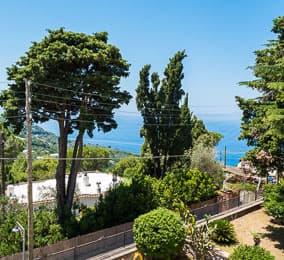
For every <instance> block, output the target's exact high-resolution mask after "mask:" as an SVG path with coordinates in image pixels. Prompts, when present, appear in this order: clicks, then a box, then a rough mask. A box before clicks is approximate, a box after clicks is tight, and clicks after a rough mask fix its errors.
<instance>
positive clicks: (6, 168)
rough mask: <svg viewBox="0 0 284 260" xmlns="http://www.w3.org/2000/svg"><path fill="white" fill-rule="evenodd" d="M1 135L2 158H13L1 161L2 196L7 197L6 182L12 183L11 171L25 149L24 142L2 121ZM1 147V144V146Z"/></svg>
mask: <svg viewBox="0 0 284 260" xmlns="http://www.w3.org/2000/svg"><path fill="white" fill-rule="evenodd" d="M0 135H1V139H2V147H1V155H0V157H2V158H11V159H10V160H4V159H3V160H1V188H0V191H1V192H0V195H3V196H4V195H5V189H6V182H7V181H8V182H11V175H10V169H11V167H12V165H13V162H14V158H16V157H17V156H18V154H19V153H20V152H22V151H23V149H24V141H23V140H22V139H20V138H18V137H17V136H15V135H13V134H12V132H11V131H10V130H9V129H8V128H7V127H5V126H4V123H3V121H0ZM0 145H1V144H0Z"/></svg>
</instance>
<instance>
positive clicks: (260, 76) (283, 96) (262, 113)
mask: <svg viewBox="0 0 284 260" xmlns="http://www.w3.org/2000/svg"><path fill="white" fill-rule="evenodd" d="M273 23H274V26H273V28H272V32H274V33H275V34H276V35H277V38H276V39H275V40H271V41H269V42H268V43H267V44H266V46H265V48H264V49H262V50H258V51H255V55H256V59H255V65H254V66H252V67H250V68H251V69H252V71H253V73H254V75H255V77H256V79H254V80H251V81H245V82H241V83H240V84H241V85H245V86H247V87H249V88H251V89H255V90H257V91H258V92H259V93H260V96H258V97H257V98H251V99H244V98H241V97H236V100H237V103H238V105H239V107H240V108H241V110H242V111H243V117H242V124H241V129H242V131H241V135H240V139H246V140H247V144H248V145H250V146H254V149H253V150H252V151H250V153H249V158H250V159H251V160H252V161H253V162H254V163H255V165H257V166H259V168H262V169H263V168H265V169H267V168H276V169H277V170H278V172H281V171H282V170H283V165H284V127H283V125H284V63H283V57H284V56H283V55H284V54H283V53H284V42H283V41H284V16H281V17H278V18H277V19H275V20H274V21H273ZM262 151H264V152H266V154H267V156H272V160H271V161H270V163H269V164H268V161H267V160H265V161H264V160H261V158H260V153H263V152H262ZM258 158H260V159H258Z"/></svg>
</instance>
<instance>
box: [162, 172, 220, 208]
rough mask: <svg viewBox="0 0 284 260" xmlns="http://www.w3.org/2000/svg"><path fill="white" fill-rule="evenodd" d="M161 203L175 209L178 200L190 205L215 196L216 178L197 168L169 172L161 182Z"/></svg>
mask: <svg viewBox="0 0 284 260" xmlns="http://www.w3.org/2000/svg"><path fill="white" fill-rule="evenodd" d="M159 189H160V193H161V204H162V205H163V206H165V207H167V208H171V209H174V208H175V202H176V201H182V202H183V203H184V204H185V205H188V206H189V205H190V204H192V203H194V202H197V201H202V200H206V199H209V198H211V197H213V196H214V195H215V194H216V186H215V184H214V179H213V178H212V177H211V176H209V175H208V174H207V173H204V172H201V171H199V170H197V169H193V170H184V169H180V170H175V172H172V173H168V174H167V175H166V177H165V178H164V179H163V180H162V181H161V184H160V187H159Z"/></svg>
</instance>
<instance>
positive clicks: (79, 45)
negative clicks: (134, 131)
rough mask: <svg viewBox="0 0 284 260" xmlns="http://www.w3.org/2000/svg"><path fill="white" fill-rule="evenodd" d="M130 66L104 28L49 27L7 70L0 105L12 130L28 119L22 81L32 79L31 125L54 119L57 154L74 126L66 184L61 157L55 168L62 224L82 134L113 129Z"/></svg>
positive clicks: (71, 195) (64, 152) (63, 154)
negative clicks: (6, 84)
mask: <svg viewBox="0 0 284 260" xmlns="http://www.w3.org/2000/svg"><path fill="white" fill-rule="evenodd" d="M129 66H130V65H129V64H128V63H127V61H126V60H124V59H123V58H122V55H121V53H120V50H119V49H118V48H117V47H116V46H114V45H111V44H109V43H108V35H107V33H106V32H101V33H93V34H90V35H87V34H84V33H75V32H70V31H65V30H64V29H63V28H59V29H57V30H48V35H47V36H46V37H44V38H43V39H42V40H41V41H40V42H33V43H32V45H31V47H30V48H29V50H28V51H27V52H26V53H25V55H23V56H22V57H21V58H20V59H19V61H17V62H16V64H14V65H12V66H11V67H9V68H8V69H7V74H8V80H10V81H11V82H12V83H11V84H10V85H9V89H5V90H3V91H2V93H1V95H0V105H1V106H2V107H3V110H4V113H3V117H4V118H5V123H6V124H7V125H9V126H10V127H11V128H12V129H13V131H14V132H15V133H19V132H20V131H21V130H22V129H23V125H24V122H25V120H26V119H25V113H24V112H23V111H25V93H24V89H25V79H29V80H31V87H32V90H33V98H32V107H33V117H32V120H33V123H39V122H46V121H48V120H49V119H53V120H55V121H57V123H58V128H59V139H58V153H59V157H61V158H66V157H67V146H68V135H69V134H71V133H73V132H74V131H75V130H77V131H76V132H75V133H76V138H75V144H74V151H75V152H74V153H73V156H72V158H73V159H74V160H73V161H72V164H71V170H70V174H69V180H68V183H67V188H65V176H66V174H67V173H66V163H65V161H63V160H59V162H58V165H59V166H58V167H57V173H56V182H57V185H56V187H57V191H56V192H57V209H58V213H59V219H60V222H61V223H63V222H64V220H65V217H66V216H65V215H64V214H65V211H66V213H67V212H69V213H70V212H71V208H72V204H73V198H74V191H75V184H76V181H75V180H76V174H77V172H78V170H79V168H80V160H76V159H77V158H81V157H82V147H83V136H84V134H85V133H86V134H88V135H89V136H90V137H92V136H93V132H94V130H95V129H97V130H99V131H103V132H108V131H111V130H112V129H114V128H116V127H117V122H116V121H115V119H114V112H113V110H114V109H118V108H120V107H121V106H122V105H123V104H127V103H128V102H129V100H130V98H131V95H130V94H129V93H128V92H127V91H121V89H120V87H119V84H120V79H121V78H122V77H127V76H128V74H129ZM49 99H52V102H51V101H50V100H49ZM105 104H108V105H105ZM64 208H65V209H66V210H63V209H64ZM69 213H68V214H69ZM69 215H70V214H69Z"/></svg>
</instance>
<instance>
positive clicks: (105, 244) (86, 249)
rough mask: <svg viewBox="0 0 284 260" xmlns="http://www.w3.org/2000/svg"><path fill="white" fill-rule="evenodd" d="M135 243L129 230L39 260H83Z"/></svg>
mask: <svg viewBox="0 0 284 260" xmlns="http://www.w3.org/2000/svg"><path fill="white" fill-rule="evenodd" d="M133 242H134V240H133V232H132V230H127V231H125V232H121V233H117V234H115V235H111V236H105V237H101V238H99V239H97V240H95V241H92V242H89V243H86V244H82V245H76V246H74V247H71V248H68V249H66V250H63V251H59V252H55V253H52V254H49V255H46V256H44V257H40V258H37V259H48V260H67V259H68V260H69V259H70V260H71V259H76V260H77V259H78V260H83V259H87V258H90V257H92V256H96V255H99V254H102V253H105V252H108V251H110V250H113V249H116V248H119V247H125V246H127V245H129V244H132V243H133Z"/></svg>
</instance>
